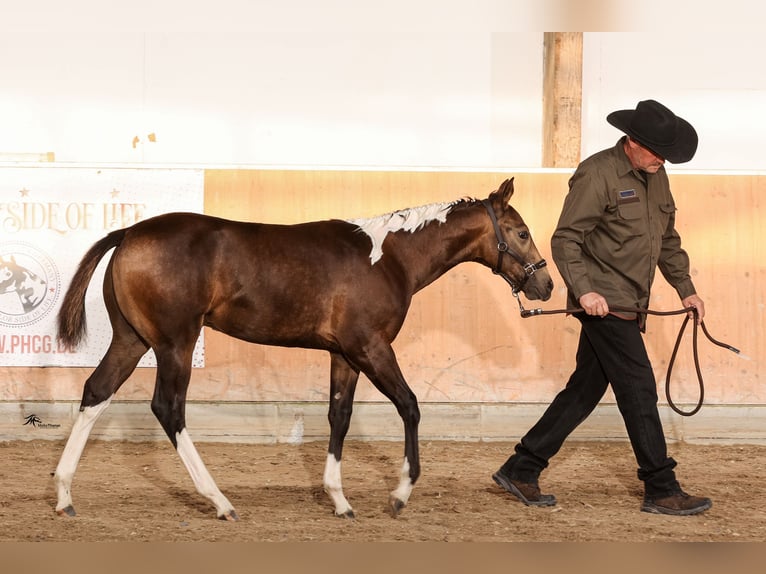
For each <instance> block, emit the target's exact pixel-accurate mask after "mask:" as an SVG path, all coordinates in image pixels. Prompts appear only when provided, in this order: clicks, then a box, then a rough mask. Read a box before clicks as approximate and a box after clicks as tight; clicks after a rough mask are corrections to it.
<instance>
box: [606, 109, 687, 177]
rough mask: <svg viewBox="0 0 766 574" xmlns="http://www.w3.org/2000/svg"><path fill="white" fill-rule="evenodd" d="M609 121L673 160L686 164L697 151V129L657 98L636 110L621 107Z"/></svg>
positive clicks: (659, 153) (607, 117) (642, 143)
mask: <svg viewBox="0 0 766 574" xmlns="http://www.w3.org/2000/svg"><path fill="white" fill-rule="evenodd" d="M606 121H608V122H609V123H610V124H612V125H613V126H614V127H616V128H617V129H618V130H620V131H623V132H625V133H626V134H628V135H629V136H630V137H631V138H633V139H634V140H636V141H637V142H638V143H640V144H641V145H642V146H644V147H646V148H648V149H650V150H651V151H653V152H654V153H656V154H657V155H659V156H660V157H663V158H665V159H666V160H668V161H669V162H670V163H684V162H685V161H689V160H690V159H691V158H693V157H694V153H695V152H696V151H697V141H698V140H697V132H696V131H695V129H694V128H693V127H692V125H691V124H690V123H689V122H687V121H686V120H685V119H683V118H679V117H678V116H677V115H675V114H674V113H673V112H671V111H670V110H669V109H668V108H666V107H665V106H663V105H662V104H661V103H659V102H656V101H654V100H643V101H641V102H638V105H637V106H636V109H635V110H617V111H616V112H612V113H611V114H609V115H608V116H606Z"/></svg>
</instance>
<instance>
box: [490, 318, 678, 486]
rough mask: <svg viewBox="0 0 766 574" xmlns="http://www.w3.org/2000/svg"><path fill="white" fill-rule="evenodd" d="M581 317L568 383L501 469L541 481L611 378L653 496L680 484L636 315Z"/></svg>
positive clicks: (641, 471)
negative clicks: (626, 318) (573, 366)
mask: <svg viewBox="0 0 766 574" xmlns="http://www.w3.org/2000/svg"><path fill="white" fill-rule="evenodd" d="M575 317H577V319H579V320H580V323H581V331H580V342H579V346H578V348H577V365H576V367H575V370H574V372H573V373H572V376H571V377H570V378H569V382H568V383H567V385H566V387H565V388H564V389H563V390H562V391H561V392H560V393H559V394H558V395H556V398H555V399H554V400H553V402H552V403H551V404H550V406H549V407H548V409H547V410H546V411H545V413H544V414H543V416H542V417H541V418H540V420H539V421H538V422H537V424H535V426H533V427H532V428H531V429H530V430H529V432H528V433H527V434H526V435H525V436H524V438H522V439H521V442H520V443H519V444H518V445H516V449H515V450H516V452H515V454H514V455H513V456H511V458H509V459H508V461H507V462H506V463H505V464H504V465H503V467H502V469H501V470H502V471H503V472H504V473H505V474H506V475H508V476H510V477H511V478H513V479H514V480H519V481H521V482H537V478H538V476H539V475H540V473H541V472H542V470H543V469H544V468H546V467H547V466H548V461H549V460H550V459H551V457H553V456H554V455H555V454H556V453H557V452H558V451H559V449H560V448H561V446H562V445H563V444H564V441H565V440H566V438H567V437H568V436H569V435H570V434H571V433H572V431H573V430H575V428H577V426H578V425H579V424H580V423H581V422H583V421H584V420H585V419H586V418H587V417H588V415H590V413H591V412H593V409H595V408H596V405H597V404H598V403H599V401H600V400H601V398H602V397H603V396H604V393H605V392H606V389H607V386H608V385H609V384H610V383H611V385H612V390H613V391H614V396H615V398H616V400H617V406H618V408H619V410H620V414H622V418H623V420H624V421H625V428H626V429H627V431H628V437H629V438H630V443H631V445H632V446H633V452H634V453H635V455H636V461H637V462H638V466H639V468H638V478H639V479H640V480H642V481H644V485H645V493H646V494H647V495H649V496H664V495H667V494H670V493H673V492H676V491H677V490H678V489H679V488H680V487H679V485H678V482H677V481H676V476H675V472H674V471H673V469H674V468H675V466H676V462H675V461H674V460H673V459H672V458H669V457H668V455H667V446H666V444H665V435H664V433H663V431H662V422H661V421H660V415H659V412H658V410H657V384H656V382H655V379H654V373H653V371H652V366H651V363H650V362H649V357H648V355H647V354H646V347H645V346H644V340H643V337H642V335H641V331H640V330H639V327H638V324H637V322H636V321H628V320H624V319H619V318H617V317H614V316H612V315H608V316H606V317H604V318H601V317H594V316H590V315H586V314H585V313H578V314H577V315H575Z"/></svg>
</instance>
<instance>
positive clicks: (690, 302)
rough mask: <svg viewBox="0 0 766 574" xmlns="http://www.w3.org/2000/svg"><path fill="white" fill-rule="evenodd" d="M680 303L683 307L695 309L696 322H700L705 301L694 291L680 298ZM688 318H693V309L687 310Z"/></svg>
mask: <svg viewBox="0 0 766 574" xmlns="http://www.w3.org/2000/svg"><path fill="white" fill-rule="evenodd" d="M681 304H682V305H683V306H684V309H685V308H687V307H694V308H695V309H696V310H697V324H699V323H702V318H703V317H704V316H705V302H704V301H703V300H702V299H700V298H699V297H698V296H697V294H696V293H695V294H694V295H689V296H688V297H686V298H685V299H681ZM689 319H694V312H693V311H689Z"/></svg>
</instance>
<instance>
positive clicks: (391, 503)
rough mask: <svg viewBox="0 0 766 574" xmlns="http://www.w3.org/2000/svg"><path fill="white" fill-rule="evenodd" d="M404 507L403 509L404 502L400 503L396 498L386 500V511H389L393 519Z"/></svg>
mask: <svg viewBox="0 0 766 574" xmlns="http://www.w3.org/2000/svg"><path fill="white" fill-rule="evenodd" d="M404 507H405V504H404V502H402V501H401V500H399V499H398V498H395V497H393V496H392V497H390V498H389V499H388V509H389V510H390V511H391V516H392V517H393V518H396V517H397V516H399V513H400V512H401V511H402V509H403V508H404Z"/></svg>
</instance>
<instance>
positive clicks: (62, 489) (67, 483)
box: [53, 395, 114, 511]
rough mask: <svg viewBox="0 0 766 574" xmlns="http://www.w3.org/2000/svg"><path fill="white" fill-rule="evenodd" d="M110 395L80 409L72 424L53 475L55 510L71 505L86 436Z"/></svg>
mask: <svg viewBox="0 0 766 574" xmlns="http://www.w3.org/2000/svg"><path fill="white" fill-rule="evenodd" d="M112 397H114V395H112V396H111V397H109V398H108V399H106V400H105V401H103V402H101V403H99V404H97V405H94V406H92V407H85V408H84V409H82V410H81V411H80V412H79V413H78V415H77V418H76V419H75V421H74V424H73V425H72V431H71V433H70V434H69V438H68V439H67V443H66V446H65V447H64V452H63V453H61V459H60V460H59V463H58V466H57V467H56V472H55V473H54V475H53V481H54V483H55V485H56V493H57V495H58V501H57V502H56V510H57V511H59V510H63V509H64V508H66V507H67V506H71V505H72V490H71V489H72V479H73V478H74V473H75V471H76V470H77V465H78V463H79V462H80V457H81V456H82V453H83V451H84V450H85V443H87V442H88V436H90V432H91V431H92V430H93V425H94V424H96V421H97V420H98V417H99V416H101V413H103V412H104V411H105V410H106V408H107V407H108V406H109V403H111V402H112Z"/></svg>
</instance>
